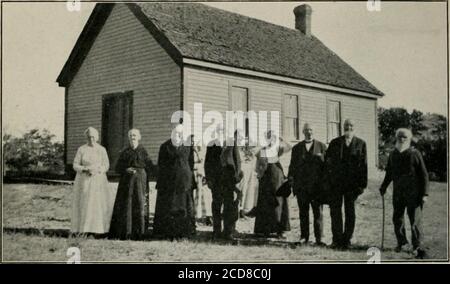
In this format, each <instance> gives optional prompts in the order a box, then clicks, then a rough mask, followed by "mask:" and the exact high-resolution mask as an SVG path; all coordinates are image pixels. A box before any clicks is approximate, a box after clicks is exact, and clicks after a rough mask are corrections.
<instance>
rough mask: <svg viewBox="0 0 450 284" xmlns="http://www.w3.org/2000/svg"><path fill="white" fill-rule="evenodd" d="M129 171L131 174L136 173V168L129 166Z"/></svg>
mask: <svg viewBox="0 0 450 284" xmlns="http://www.w3.org/2000/svg"><path fill="white" fill-rule="evenodd" d="M126 171H127V173H129V174H135V173H136V170H135V169H134V168H133V167H129V168H127V170H126Z"/></svg>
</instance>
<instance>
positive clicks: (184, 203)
mask: <svg viewBox="0 0 450 284" xmlns="http://www.w3.org/2000/svg"><path fill="white" fill-rule="evenodd" d="M193 234H195V215H194V199H193V196H192V190H185V191H182V192H177V191H176V190H174V189H173V188H159V189H158V192H157V195H156V205H155V217H154V219H153V236H154V237H156V238H184V237H190V236H192V235H193Z"/></svg>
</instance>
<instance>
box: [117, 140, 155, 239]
mask: <svg viewBox="0 0 450 284" xmlns="http://www.w3.org/2000/svg"><path fill="white" fill-rule="evenodd" d="M130 167H132V168H135V169H136V173H134V174H132V173H128V172H127V171H126V169H127V168H130ZM115 170H116V172H117V173H118V174H120V181H119V186H118V188H117V195H116V200H115V203H114V210H113V214H112V218H111V226H110V237H111V238H121V239H124V238H127V237H131V238H141V237H142V236H143V235H144V234H145V233H146V231H147V229H148V225H149V212H150V210H149V206H150V205H149V186H148V182H149V176H150V173H152V172H154V171H155V166H154V165H153V163H152V161H151V159H150V157H149V156H148V153H147V151H146V150H145V148H144V147H142V146H141V145H139V146H138V147H137V148H136V149H133V148H131V147H127V148H125V149H124V150H123V151H122V152H121V153H120V156H119V159H118V161H117V164H116V167H115Z"/></svg>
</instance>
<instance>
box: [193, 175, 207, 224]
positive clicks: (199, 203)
mask: <svg viewBox="0 0 450 284" xmlns="http://www.w3.org/2000/svg"><path fill="white" fill-rule="evenodd" d="M202 178H203V176H202V175H199V174H197V175H196V176H195V182H196V184H197V187H196V189H195V190H194V196H193V197H194V207H195V218H196V219H201V218H203V217H211V216H212V209H211V202H212V194H211V190H210V189H209V188H207V186H206V185H203V183H202Z"/></svg>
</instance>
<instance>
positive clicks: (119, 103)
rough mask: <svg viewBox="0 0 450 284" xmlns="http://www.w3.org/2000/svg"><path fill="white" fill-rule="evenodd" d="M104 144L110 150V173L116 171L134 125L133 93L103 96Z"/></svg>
mask: <svg viewBox="0 0 450 284" xmlns="http://www.w3.org/2000/svg"><path fill="white" fill-rule="evenodd" d="M102 113H103V117H102V144H103V146H105V148H106V151H107V152H108V157H109V163H110V170H109V172H110V173H114V167H115V166H116V162H117V159H118V158H119V154H120V151H121V150H122V149H123V148H124V147H125V146H126V145H127V143H128V142H127V141H128V130H130V129H131V128H132V127H133V93H132V92H125V93H116V94H108V95H104V96H103V111H102Z"/></svg>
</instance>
